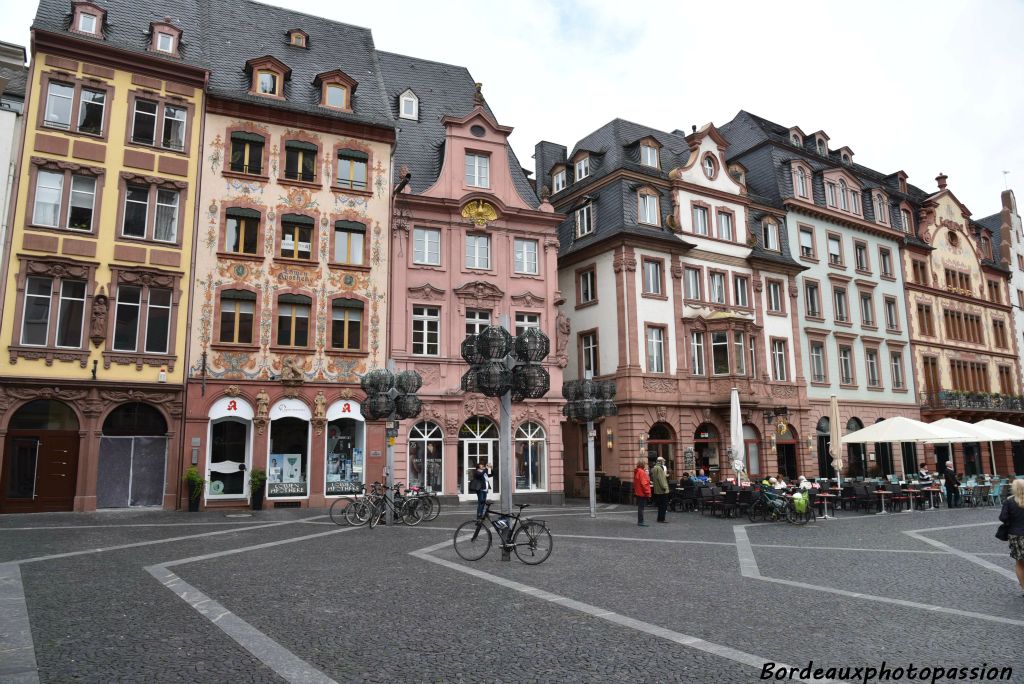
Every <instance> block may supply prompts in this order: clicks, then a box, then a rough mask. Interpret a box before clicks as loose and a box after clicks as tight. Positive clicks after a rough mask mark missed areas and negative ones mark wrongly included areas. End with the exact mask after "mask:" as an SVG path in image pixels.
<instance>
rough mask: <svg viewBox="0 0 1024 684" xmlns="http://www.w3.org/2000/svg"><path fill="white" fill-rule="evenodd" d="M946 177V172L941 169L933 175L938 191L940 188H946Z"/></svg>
mask: <svg viewBox="0 0 1024 684" xmlns="http://www.w3.org/2000/svg"><path fill="white" fill-rule="evenodd" d="M947 178H948V176H947V175H946V174H944V173H942V172H941V171H939V175H938V176H936V177H935V182H936V183H938V184H939V191H940V192H941V191H942V190H945V189H946V179H947Z"/></svg>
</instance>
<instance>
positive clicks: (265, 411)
mask: <svg viewBox="0 0 1024 684" xmlns="http://www.w3.org/2000/svg"><path fill="white" fill-rule="evenodd" d="M269 420H270V395H269V394H267V390H265V389H260V391H259V393H258V394H257V395H256V417H255V418H253V421H252V422H253V423H255V424H256V428H257V430H258V431H259V434H261V435H262V434H263V430H264V429H265V428H266V427H267V422H268V421H269Z"/></svg>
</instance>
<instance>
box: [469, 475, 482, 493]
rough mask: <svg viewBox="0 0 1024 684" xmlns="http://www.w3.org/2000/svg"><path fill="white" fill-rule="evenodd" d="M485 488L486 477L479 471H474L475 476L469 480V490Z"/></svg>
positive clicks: (474, 491) (475, 491) (477, 490)
mask: <svg viewBox="0 0 1024 684" xmlns="http://www.w3.org/2000/svg"><path fill="white" fill-rule="evenodd" d="M483 488H484V478H483V477H481V476H480V473H479V471H476V470H474V471H473V477H472V478H471V479H470V481H469V491H470V492H472V493H474V494H475V493H477V492H479V491H480V490H481V489H483Z"/></svg>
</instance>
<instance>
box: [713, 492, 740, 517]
mask: <svg viewBox="0 0 1024 684" xmlns="http://www.w3.org/2000/svg"><path fill="white" fill-rule="evenodd" d="M739 495H740V493H739V491H737V490H734V489H733V490H730V491H728V492H726V493H725V494H724V495H723V496H722V497H721V498H718V499H715V500H714V501H712V502H711V514H712V515H717V514H718V512H719V511H721V513H722V517H723V518H727V517H729V515H730V513H732V512H735V511H737V509H738V506H737V504H736V502H737V499H738V498H739Z"/></svg>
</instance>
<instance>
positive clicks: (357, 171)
mask: <svg viewBox="0 0 1024 684" xmlns="http://www.w3.org/2000/svg"><path fill="white" fill-rule="evenodd" d="M368 162H369V155H367V154H366V153H365V152H359V151H357V150H339V151H338V177H337V180H338V187H339V188H345V189H348V190H366V187H367V186H366V167H367V164H368Z"/></svg>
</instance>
